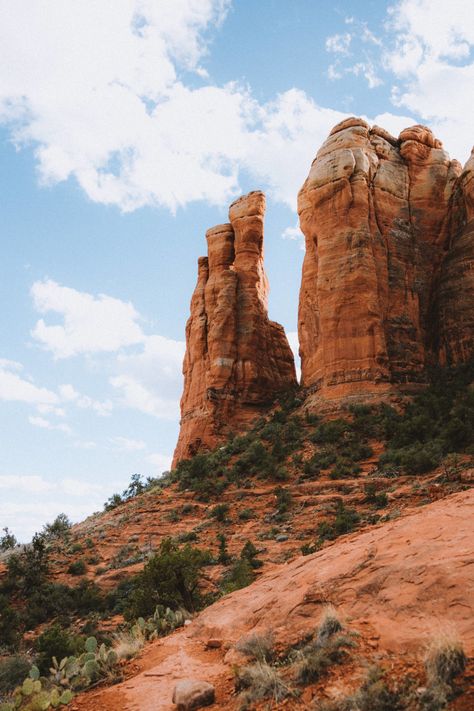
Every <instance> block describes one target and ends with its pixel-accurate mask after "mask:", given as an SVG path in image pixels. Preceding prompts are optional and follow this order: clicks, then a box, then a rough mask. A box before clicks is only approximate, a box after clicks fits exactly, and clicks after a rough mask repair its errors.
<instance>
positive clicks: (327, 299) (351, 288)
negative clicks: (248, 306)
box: [298, 118, 474, 405]
mask: <svg viewBox="0 0 474 711" xmlns="http://www.w3.org/2000/svg"><path fill="white" fill-rule="evenodd" d="M473 168H474V159H473V158H472V157H471V159H470V160H469V161H468V163H467V164H466V166H465V168H464V170H462V168H461V166H460V164H459V163H458V162H457V161H455V160H453V161H452V160H450V159H449V156H448V155H447V153H446V152H445V151H444V150H443V149H442V145H441V142H440V141H439V140H438V139H436V138H435V137H434V136H433V134H432V132H431V131H430V130H429V129H428V128H426V127H424V126H412V127H411V128H407V129H405V130H404V131H402V133H401V134H400V136H399V138H398V139H397V138H395V137H393V136H391V135H390V134H389V133H388V132H387V131H385V130H384V129H382V128H379V127H378V126H373V127H372V128H370V127H369V126H368V124H367V123H366V122H365V121H363V120H362V119H357V118H351V119H347V120H345V121H343V122H342V123H340V124H338V125H337V126H335V127H334V128H333V130H332V131H331V134H330V136H329V138H328V139H327V141H326V142H325V143H324V144H323V146H322V147H321V149H320V150H319V152H318V154H317V156H316V158H315V160H314V162H313V164H312V166H311V170H310V173H309V175H308V178H307V179H306V181H305V183H304V185H303V187H302V189H301V191H300V193H299V197H298V212H299V216H300V223H301V229H302V231H303V233H304V234H305V237H306V255H305V260H304V266H303V275H302V284H301V292H300V306H299V324H298V330H299V339H300V353H301V359H302V384H303V386H305V387H307V388H309V389H311V390H312V391H313V392H314V391H317V393H318V396H319V397H313V399H312V401H311V402H312V404H313V405H315V404H316V403H318V402H319V403H321V398H322V399H323V400H336V401H340V400H341V399H342V400H344V399H345V400H347V399H350V398H354V396H359V398H361V399H367V397H369V396H371V395H377V394H379V395H380V394H382V393H384V392H387V391H391V390H393V384H397V385H398V386H399V385H402V384H407V383H417V382H422V381H423V380H424V371H425V369H426V367H427V366H428V365H432V364H436V363H441V364H457V363H460V362H465V361H466V360H468V359H469V358H471V357H472V355H473V353H474V320H473V319H474V308H473V307H474V239H473V229H474V228H473V207H472V205H473V200H474V194H473V193H474V181H473V175H474V174H473Z"/></svg>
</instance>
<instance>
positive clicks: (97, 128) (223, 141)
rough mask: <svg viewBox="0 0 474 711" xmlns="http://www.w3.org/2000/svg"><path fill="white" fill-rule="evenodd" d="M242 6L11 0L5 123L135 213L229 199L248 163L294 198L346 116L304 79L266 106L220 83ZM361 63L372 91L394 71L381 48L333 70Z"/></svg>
mask: <svg viewBox="0 0 474 711" xmlns="http://www.w3.org/2000/svg"><path fill="white" fill-rule="evenodd" d="M229 4H230V3H229V2H228V1H227V0H180V2H171V1H170V0H167V1H164V2H160V3H156V2H154V1H153V0H116V2H114V3H113V4H110V3H97V2H94V0H84V1H83V2H80V3H78V2H74V1H73V0H46V1H45V2H44V3H41V6H39V5H37V4H36V5H35V4H33V5H32V6H31V4H28V6H26V5H25V4H24V3H13V4H12V3H9V2H8V0H0V9H2V10H3V12H2V23H1V25H0V68H1V67H4V68H6V67H8V71H6V70H5V71H3V75H4V76H2V70H1V69H0V121H3V123H5V124H7V125H8V127H9V129H10V132H11V135H12V138H13V140H14V141H15V143H16V145H18V146H20V147H21V146H24V145H33V146H34V147H35V155H36V160H37V164H38V170H39V174H40V178H41V180H42V181H43V182H45V183H47V184H54V183H57V182H59V181H62V180H66V179H68V178H70V177H74V178H75V179H76V180H77V181H78V183H79V184H80V186H81V187H82V188H83V190H84V191H85V192H86V193H87V195H88V196H89V197H90V198H91V199H92V200H94V201H97V202H100V203H104V204H113V205H117V206H118V207H119V208H120V209H122V210H125V211H126V210H133V209H136V208H138V207H140V206H143V205H161V206H165V207H167V208H169V209H170V210H172V211H174V210H176V209H177V208H178V207H179V206H182V205H186V204H188V203H190V202H192V201H196V200H204V201H207V202H208V203H210V204H222V203H225V202H227V201H229V200H230V199H231V197H233V196H235V194H236V193H237V192H238V191H239V189H240V188H239V179H240V175H241V173H245V174H247V175H251V176H252V177H253V178H254V179H255V180H258V181H259V183H260V184H261V185H262V186H263V187H265V188H266V189H268V191H269V193H270V194H271V195H272V197H273V198H274V199H275V200H278V201H280V202H283V203H285V204H287V205H289V206H290V207H292V208H294V206H295V196H296V193H297V190H298V188H299V187H300V185H301V182H302V180H303V179H304V177H305V174H306V172H307V170H308V168H309V164H310V156H312V155H313V154H314V153H315V152H316V149H317V147H318V145H319V144H320V142H321V140H322V139H323V138H324V137H325V136H326V135H327V133H328V131H329V130H330V128H331V127H332V125H333V124H334V123H335V122H337V121H339V120H340V119H341V118H343V117H344V116H347V114H342V113H340V112H337V111H333V110H331V109H330V108H326V107H322V106H319V105H318V104H317V103H316V102H314V101H313V100H312V99H311V97H309V96H308V95H307V94H306V93H305V92H303V91H301V90H298V89H297V88H292V89H289V90H288V91H285V92H283V93H282V94H280V95H278V96H276V97H274V99H273V100H271V101H268V102H267V103H261V102H259V101H257V100H256V98H255V97H254V96H253V94H252V90H251V88H250V87H247V86H242V85H239V84H238V83H236V82H230V83H227V84H225V85H222V86H218V85H215V84H213V83H212V81H211V80H209V81H207V74H206V71H205V69H204V68H203V67H202V61H203V59H204V57H205V55H206V52H207V51H208V45H209V37H210V36H211V35H212V31H215V30H216V28H218V27H219V24H220V23H222V21H223V19H224V18H225V14H226V12H227V10H228V7H229ZM356 35H357V36H359V37H360V38H361V41H362V42H363V43H364V44H365V45H366V46H368V45H369V44H371V45H372V46H375V45H376V44H377V42H379V40H378V38H376V37H375V35H374V34H373V33H372V32H371V31H370V30H369V29H368V27H367V26H365V25H363V26H361V28H356V30H353V28H351V32H350V33H349V32H343V33H340V34H337V35H334V36H332V37H331V38H328V40H327V48H328V50H329V51H330V52H331V53H332V54H333V55H334V56H336V57H341V56H344V54H345V53H347V52H348V50H349V47H350V46H351V38H352V39H354V37H355V36H356ZM183 70H186V73H185V72H184V71H183ZM349 71H352V73H353V74H357V75H360V76H364V77H365V78H366V80H367V82H368V83H369V86H372V87H374V86H377V85H378V84H379V83H380V81H381V80H380V78H379V76H378V74H377V73H376V71H375V67H374V66H373V64H372V63H371V61H370V58H368V59H365V60H364V61H363V62H355V63H353V65H352V67H351V68H347V69H341V68H340V67H339V65H337V64H334V65H332V77H333V78H335V77H336V76H343V74H344V73H346V74H347V72H349ZM189 72H191V73H192V74H191V75H190V74H189ZM190 76H191V79H190ZM104 307H105V305H104ZM35 335H36V337H37V338H38V339H40V340H41V339H43V340H44V342H45V343H46V344H48V345H53V346H54V348H55V352H56V355H57V357H65V356H66V355H68V354H70V351H71V350H74V351H75V352H79V351H80V348H81V343H80V342H77V343H72V344H69V341H68V340H67V339H66V338H65V335H66V334H65V333H64V331H63V330H61V329H59V330H55V328H54V327H53V326H49V327H46V326H45V324H44V322H43V321H39V322H38V324H37V327H36V330H35ZM98 335H99V334H98ZM131 337H132V338H133V335H132V336H131ZM103 341H104V342H103V348H104V349H107V347H108V345H107V337H106V334H104V337H103Z"/></svg>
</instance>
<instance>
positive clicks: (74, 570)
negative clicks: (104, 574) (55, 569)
mask: <svg viewBox="0 0 474 711" xmlns="http://www.w3.org/2000/svg"><path fill="white" fill-rule="evenodd" d="M86 571H87V565H86V564H85V561H83V560H74V561H73V562H72V563H70V564H69V566H68V569H67V572H68V573H69V575H84V574H85V573H86Z"/></svg>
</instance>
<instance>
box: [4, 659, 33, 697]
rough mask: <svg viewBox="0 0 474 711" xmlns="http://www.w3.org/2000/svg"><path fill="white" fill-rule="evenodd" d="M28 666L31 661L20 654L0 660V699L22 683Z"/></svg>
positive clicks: (29, 666) (27, 672)
mask: <svg viewBox="0 0 474 711" xmlns="http://www.w3.org/2000/svg"><path fill="white" fill-rule="evenodd" d="M30 668H31V661H30V660H29V659H28V657H24V656H22V655H20V654H15V655H14V656H12V657H6V658H5V659H2V660H1V661H0V699H1V698H2V696H5V695H6V694H9V693H10V692H11V691H13V689H15V688H16V687H17V686H19V685H20V684H21V683H22V681H23V679H24V678H25V677H26V676H28V674H29V672H30Z"/></svg>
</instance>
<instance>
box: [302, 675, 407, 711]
mask: <svg viewBox="0 0 474 711" xmlns="http://www.w3.org/2000/svg"><path fill="white" fill-rule="evenodd" d="M408 708H410V709H412V708H413V705H412V704H411V697H410V694H409V693H407V691H406V690H405V689H404V688H402V689H400V690H399V689H390V688H389V687H388V686H387V684H386V683H385V681H384V680H383V672H382V671H381V670H380V669H379V668H378V667H373V668H372V669H370V670H369V672H368V675H367V678H366V680H365V681H364V682H363V684H362V685H361V687H360V689H358V690H357V691H356V692H355V694H352V695H350V696H346V697H343V698H340V699H337V700H336V701H323V702H319V703H318V702H316V704H315V706H314V711H355V710H356V709H357V711H407V710H408Z"/></svg>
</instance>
